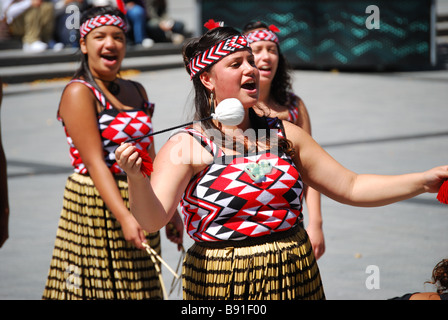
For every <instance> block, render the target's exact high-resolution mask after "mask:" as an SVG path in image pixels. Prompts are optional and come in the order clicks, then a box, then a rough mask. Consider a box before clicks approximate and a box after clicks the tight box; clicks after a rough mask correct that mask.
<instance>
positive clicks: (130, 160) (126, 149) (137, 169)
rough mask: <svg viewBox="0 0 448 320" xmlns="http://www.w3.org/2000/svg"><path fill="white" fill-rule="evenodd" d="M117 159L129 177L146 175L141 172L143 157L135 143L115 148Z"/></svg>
mask: <svg viewBox="0 0 448 320" xmlns="http://www.w3.org/2000/svg"><path fill="white" fill-rule="evenodd" d="M115 160H116V161H117V163H118V165H119V166H120V168H122V169H123V170H124V172H126V174H127V175H128V177H139V178H143V177H144V176H143V175H142V173H141V165H142V158H141V157H140V155H139V153H138V152H137V148H136V147H135V146H134V145H132V144H130V143H123V144H122V145H120V146H119V147H118V148H117V149H116V150H115Z"/></svg>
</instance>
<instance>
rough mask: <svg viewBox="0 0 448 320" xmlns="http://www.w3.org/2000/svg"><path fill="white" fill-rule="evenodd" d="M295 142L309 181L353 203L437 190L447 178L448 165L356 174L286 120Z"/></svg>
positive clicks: (384, 202) (366, 204)
mask: <svg viewBox="0 0 448 320" xmlns="http://www.w3.org/2000/svg"><path fill="white" fill-rule="evenodd" d="M284 125H285V129H286V130H287V132H286V135H287V137H288V139H289V140H291V141H292V142H293V144H294V148H295V150H296V154H295V156H294V159H295V162H296V164H297V166H298V167H299V170H300V172H301V174H302V177H303V180H304V182H305V183H306V184H308V185H310V186H312V187H314V188H315V189H317V190H318V191H320V192H321V193H323V194H325V195H327V196H328V197H330V198H332V199H334V200H336V201H338V202H341V203H344V204H348V205H353V206H360V207H376V206H383V205H387V204H391V203H394V202H398V201H401V200H405V199H409V198H412V197H415V196H417V195H419V194H421V193H424V192H431V193H436V192H438V190H439V189H440V186H441V185H442V183H443V181H444V180H446V179H448V166H440V167H436V168H433V169H430V170H428V171H425V172H418V173H409V174H402V175H391V176H387V175H372V174H356V173H355V172H353V171H350V170H349V169H347V168H345V167H343V166H342V165H341V164H339V163H338V162H337V161H336V160H334V159H333V158H332V157H331V156H330V155H329V154H328V153H327V152H325V150H323V149H322V148H321V147H320V146H319V145H318V144H317V143H316V142H315V141H314V140H313V139H312V138H311V137H310V136H309V135H308V134H306V133H305V132H304V131H303V130H302V129H300V128H298V127H297V126H293V125H290V124H288V123H286V122H285V123H284Z"/></svg>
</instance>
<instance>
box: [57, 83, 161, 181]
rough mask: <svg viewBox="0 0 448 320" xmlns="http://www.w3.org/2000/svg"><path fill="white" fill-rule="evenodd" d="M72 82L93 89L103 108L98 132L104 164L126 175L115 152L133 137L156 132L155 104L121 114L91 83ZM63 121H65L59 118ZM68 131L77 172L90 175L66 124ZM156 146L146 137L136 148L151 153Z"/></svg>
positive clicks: (99, 118)
mask: <svg viewBox="0 0 448 320" xmlns="http://www.w3.org/2000/svg"><path fill="white" fill-rule="evenodd" d="M72 82H79V83H83V84H85V85H86V86H87V87H89V88H90V89H91V90H92V91H93V93H94V95H95V97H96V98H97V99H98V101H99V102H100V103H101V105H102V106H103V110H102V111H101V112H100V113H98V130H99V133H100V135H101V141H102V143H103V152H104V161H105V162H106V164H107V166H108V167H109V169H110V171H111V172H112V173H113V174H119V173H123V170H122V169H121V168H120V167H119V166H118V164H117V162H116V161H115V149H116V148H117V147H118V146H119V145H120V144H121V143H122V142H124V141H126V140H127V139H129V138H137V137H140V136H143V135H145V134H148V133H150V132H152V131H153V126H152V121H151V116H152V114H153V112H154V104H151V103H149V102H147V101H145V102H144V104H143V106H142V107H139V108H135V109H132V110H125V111H119V110H117V109H116V108H114V107H113V106H112V105H111V104H110V103H109V102H108V101H107V99H106V97H105V96H104V95H103V94H102V93H101V92H100V91H98V90H97V89H96V88H95V87H93V86H92V85H91V84H89V83H88V82H86V81H84V80H81V79H74V80H72V81H70V83H72ZM70 83H69V84H70ZM58 118H59V117H58ZM59 120H61V119H60V118H59ZM64 131H65V134H66V136H67V142H68V144H69V146H70V159H71V163H72V166H73V167H74V170H75V172H77V173H81V174H87V173H88V172H87V168H86V166H85V165H84V163H83V161H82V159H81V156H80V154H79V152H78V149H77V148H76V146H75V144H74V143H73V140H72V139H71V137H70V135H69V134H68V132H67V129H66V128H65V125H64ZM152 143H153V137H146V138H143V139H141V140H139V141H138V142H136V147H137V148H138V149H140V150H148V149H149V147H150V146H151V144H152Z"/></svg>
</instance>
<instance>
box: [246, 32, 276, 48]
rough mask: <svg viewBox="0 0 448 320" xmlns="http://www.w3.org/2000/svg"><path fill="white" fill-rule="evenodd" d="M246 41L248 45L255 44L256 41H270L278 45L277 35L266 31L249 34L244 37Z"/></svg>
mask: <svg viewBox="0 0 448 320" xmlns="http://www.w3.org/2000/svg"><path fill="white" fill-rule="evenodd" d="M246 37H247V41H249V43H253V42H257V41H272V42H275V43H277V44H278V42H279V41H278V37H277V35H276V34H275V33H274V32H273V31H271V30H268V29H263V30H256V31H254V32H250V33H248V34H247V35H246Z"/></svg>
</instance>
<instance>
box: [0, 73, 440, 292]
mask: <svg viewBox="0 0 448 320" xmlns="http://www.w3.org/2000/svg"><path fill="white" fill-rule="evenodd" d="M129 77H130V78H132V79H134V80H136V81H140V82H141V83H142V84H143V85H144V86H145V87H146V88H147V90H148V93H149V96H150V99H151V100H152V101H155V102H156V113H155V116H154V123H155V130H159V129H162V128H166V127H169V126H172V125H176V124H180V123H183V122H184V120H185V119H186V116H187V115H188V113H189V110H191V106H192V104H191V95H190V93H191V84H190V81H189V79H188V76H187V74H186V72H185V71H184V70H183V69H181V68H178V69H170V70H161V71H157V72H143V73H137V74H131V75H129ZM64 84H65V82H63V81H55V82H50V83H40V84H21V85H10V86H8V87H6V88H5V97H4V101H3V105H2V109H1V112H2V114H1V116H2V117H1V120H2V136H3V139H4V145H5V151H6V155H7V159H8V176H9V179H8V183H9V197H10V207H11V217H10V239H9V240H8V241H7V242H6V244H5V246H4V247H3V248H2V249H0V299H40V295H41V293H42V290H43V286H44V284H45V278H46V274H47V269H48V264H49V261H50V258H51V252H52V247H53V243H54V239H55V233H56V228H57V223H58V218H59V212H60V208H61V205H62V193H63V188H64V184H65V180H66V177H67V175H68V174H69V173H70V171H71V169H70V167H69V158H68V146H67V144H66V141H65V137H64V133H63V130H62V128H61V126H60V124H59V123H58V122H57V120H56V117H55V115H56V109H57V105H58V101H59V98H60V95H61V91H62V88H63V86H64ZM447 84H448V72H447V71H431V72H419V73H417V72H416V73H414V72H410V73H381V74H376V73H373V74H370V73H338V72H318V71H295V72H294V90H295V91H296V93H297V94H299V95H300V96H301V97H302V98H303V99H304V101H305V103H306V105H307V107H308V109H309V112H310V115H311V120H312V125H313V135H314V137H315V139H316V140H317V141H318V142H319V143H320V144H321V145H322V146H324V147H325V148H326V150H327V151H328V152H329V153H330V154H331V155H332V156H333V157H335V158H336V159H337V160H338V161H339V162H341V163H342V164H343V165H345V166H347V167H348V168H350V169H352V170H354V171H356V172H360V173H381V174H401V173H406V172H414V171H422V170H425V169H429V168H431V167H433V166H437V165H441V164H446V163H448V127H447V125H446V119H447V117H448V108H447V104H446V102H447V101H448V91H447V90H446V88H447ZM167 137H168V133H166V134H162V135H160V136H157V138H156V147H157V149H158V148H160V146H161V145H162V144H163V143H164V141H165V140H166V139H167ZM322 207H323V210H322V211H323V215H324V232H325V236H326V244H327V250H326V253H325V255H324V256H323V257H322V258H321V259H320V260H319V261H318V262H319V265H320V269H321V274H322V278H323V282H324V287H325V290H326V294H327V298H328V299H367V300H372V299H387V298H391V297H394V296H398V295H402V294H404V293H407V292H413V291H421V290H430V289H431V286H429V285H425V284H424V282H425V281H427V280H429V279H430V276H431V271H432V268H433V266H434V265H435V264H436V262H438V261H439V260H441V259H442V258H446V257H447V253H448V250H447V249H448V246H447V243H448V233H447V232H446V230H448V207H447V206H446V205H441V204H439V203H438V202H437V200H436V199H435V195H434V194H430V195H428V194H427V195H421V196H418V197H416V198H415V199H412V200H408V201H404V202H401V203H398V204H394V205H390V206H386V207H380V208H355V207H349V206H345V205H341V204H339V203H336V202H334V201H333V200H330V199H328V198H326V197H323V199H322ZM306 215H307V214H306V211H305V216H306ZM163 239H164V241H163V257H164V258H165V259H166V260H167V261H168V263H169V264H170V265H171V266H172V267H175V266H176V265H177V261H178V258H179V253H178V252H177V250H176V248H175V246H174V245H173V244H171V243H169V242H167V241H166V239H165V237H164V236H163ZM185 242H186V243H185V247H187V248H188V246H189V245H190V244H191V240H189V239H187V238H185ZM371 265H373V266H377V267H378V270H379V275H380V277H379V281H380V283H379V284H380V287H379V288H378V289H370V290H369V289H368V288H367V287H366V280H367V279H368V277H369V275H370V273H366V270H367V271H368V267H369V266H371ZM164 277H165V281H166V282H167V286H168V287H169V285H170V283H171V279H172V276H171V274H169V273H168V272H166V270H165V271H164ZM171 298H172V299H179V298H180V295H178V294H177V293H176V294H174V295H173V296H171Z"/></svg>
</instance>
